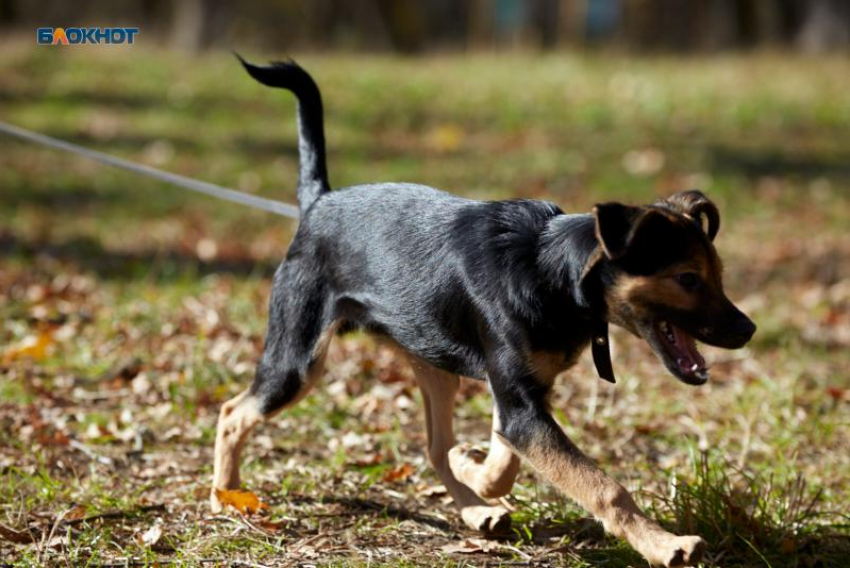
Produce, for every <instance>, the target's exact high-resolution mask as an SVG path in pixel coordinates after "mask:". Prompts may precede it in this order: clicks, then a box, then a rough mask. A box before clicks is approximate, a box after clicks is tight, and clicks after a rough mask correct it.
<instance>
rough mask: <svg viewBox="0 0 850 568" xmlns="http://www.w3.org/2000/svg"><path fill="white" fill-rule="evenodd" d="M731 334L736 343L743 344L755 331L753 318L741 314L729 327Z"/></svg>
mask: <svg viewBox="0 0 850 568" xmlns="http://www.w3.org/2000/svg"><path fill="white" fill-rule="evenodd" d="M730 332H731V334H732V335H733V336H734V337H735V339H736V340H737V341H736V343H739V344H740V345H742V346H743V345H744V344H745V343H747V342H748V341H749V340H750V339H752V337H753V335H754V334H755V332H756V324H755V323H753V320H751V319H750V318H748V317H747V316H745V315H744V314H741V315H740V316H739V317H738V318H737V319H736V321H735V323H734V324H733V325H732V328H731V329H730Z"/></svg>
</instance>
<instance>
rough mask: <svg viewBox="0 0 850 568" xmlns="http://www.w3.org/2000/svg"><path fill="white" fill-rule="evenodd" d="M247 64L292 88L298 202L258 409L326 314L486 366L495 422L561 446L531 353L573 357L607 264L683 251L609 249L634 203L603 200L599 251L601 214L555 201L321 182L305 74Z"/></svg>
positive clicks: (317, 118)
mask: <svg viewBox="0 0 850 568" xmlns="http://www.w3.org/2000/svg"><path fill="white" fill-rule="evenodd" d="M243 64H244V65H245V68H246V69H247V70H248V72H249V73H250V74H251V75H252V76H253V77H255V78H256V79H258V80H259V81H260V82H262V83H264V84H266V85H271V86H276V87H283V88H286V89H289V90H291V91H293V92H294V93H295V94H296V96H297V97H298V101H299V126H300V137H301V138H300V144H299V150H300V158H301V179H300V183H299V191H298V196H299V200H300V207H301V209H302V211H303V216H302V220H301V224H300V226H299V228H298V231H297V234H296V236H295V239H294V241H293V243H292V245H291V247H290V249H289V252H288V254H287V257H286V260H285V261H284V262H283V264H282V265H281V267H280V269H279V270H278V271H277V274H276V276H275V280H274V287H273V291H272V298H271V307H270V313H269V327H268V336H267V338H266V345H265V349H264V353H263V356H262V360H261V362H260V364H259V367H258V369H257V374H256V378H255V381H254V384H253V387H252V391H253V392H254V393H255V394H256V395H258V397H259V398H260V400H261V402H262V409H263V411H264V412H268V413H270V412H273V411H274V410H276V409H278V408H280V407H281V406H283V405H284V404H286V403H287V402H289V401H291V400H292V399H293V398H294V397H296V396H297V394H298V393H299V392H300V391H301V389H302V388H303V386H304V384H305V381H306V376H307V374H308V371H309V368H310V366H311V364H312V363H313V358H314V356H315V347H316V342H317V340H318V338H319V336H320V335H321V334H322V332H323V331H324V330H327V329H329V328H330V326H331V325H332V324H333V323H337V324H339V325H341V327H342V328H343V329H352V328H363V329H367V330H369V331H372V332H375V333H379V334H382V335H385V336H388V337H389V338H391V339H392V340H393V341H394V342H396V343H397V344H399V345H400V346H401V347H403V348H404V349H405V350H407V351H408V352H410V353H412V354H414V355H416V356H417V357H419V358H421V359H424V360H425V361H427V362H429V363H431V364H433V365H435V366H436V367H439V368H441V369H444V370H446V371H449V372H452V373H457V374H460V375H464V376H467V377H473V378H477V379H482V380H488V381H489V383H490V385H491V388H492V391H493V396H494V399H495V402H496V405H497V406H498V408H499V411H500V415H501V416H502V417H503V421H502V432H501V433H502V434H503V435H504V437H505V439H506V440H507V441H508V442H509V443H510V444H512V445H513V447H514V448H516V449H517V451H519V452H521V453H522V452H523V451H524V450H525V448H526V447H527V445H528V444H529V443H530V440H531V439H532V434H534V433H541V434H545V436H544V438H545V439H547V440H548V442H547V443H548V444H550V445H552V447H557V448H560V449H565V448H567V449H568V448H569V447H570V442H569V441H568V440H566V438H565V437H564V436H563V435H562V433H560V428H559V427H558V426H557V424H556V423H555V421H554V420H553V419H552V418H551V416H550V415H549V412H548V409H547V407H546V404H545V400H544V399H545V397H546V394H547V392H548V389H549V385H548V384H546V383H544V382H542V381H540V380H539V378H538V377H537V376H536V375H535V370H534V368H533V365H532V362H531V355H532V354H533V353H535V352H541V351H543V352H557V353H563V354H564V359H565V361H567V360H572V359H574V358H575V357H574V356H575V355H576V354H577V353H579V352H580V351H581V350H583V349H584V348H585V347H586V346H587V345H588V343H589V341H590V338H591V329H593V326H594V325H595V324H598V323H600V322H604V321H606V320H607V318H608V306H606V304H605V290H607V289H609V288H610V287H611V286H612V285H613V284H614V282H615V281H616V279H617V278H618V275H620V274H622V273H624V271H626V269H628V270H634V271H636V272H637V273H640V272H642V271H645V270H644V269H646V270H649V271H655V270H658V269H659V265H661V266H662V267H663V265H664V264H666V263H669V262H672V261H673V260H675V259H676V258H678V257H680V256H681V254H683V252H681V251H672V252H671V254H669V255H656V256H653V261H652V262H651V264H652V266H651V267H649V268H647V267H645V266H638V267H630V266H626V265H619V264H618V262H619V261H618V260H617V259H618V258H619V256H617V255H618V254H622V255H623V262H625V263H629V262H633V259H634V258H635V257H634V255H631V256H629V255H625V252H624V251H625V250H626V248H627V247H628V246H630V243H631V242H632V241H635V240H636V239H637V238H636V237H634V236H633V235H632V234H631V232H630V231H632V229H633V223H634V222H635V219H636V218H637V217H640V215H638V213H640V212H636V211H635V210H634V208H626V206H620V207H622V209H617V208H614V207H611V208H610V209H606V213H605V215H604V216H605V221H606V227H607V225H610V235H608V237H609V240H610V245H611V248H612V249H616V250H614V252H615V253H617V254H611V255H609V257H606V256H604V255H602V254H601V249H600V243H599V241H598V237H597V231H598V230H599V228H600V227H599V226H598V225H597V217H596V216H594V215H591V214H585V215H566V214H564V213H563V212H562V211H561V210H560V209H559V208H558V207H557V206H555V205H553V204H551V203H546V202H540V201H530V200H510V201H496V202H480V201H472V200H468V199H463V198H460V197H455V196H452V195H449V194H447V193H444V192H441V191H438V190H436V189H433V188H430V187H425V186H420V185H413V184H400V183H386V184H369V185H359V186H355V187H349V188H344V189H341V190H338V191H334V192H329V191H328V189H329V186H328V182H327V172H326V168H325V150H324V136H323V133H322V117H321V99H320V96H319V92H318V89H317V88H316V85H315V83H314V82H313V81H312V79H310V77H309V75H307V73H306V72H304V71H303V70H302V69H301V68H300V67H298V66H297V65H295V63H292V62H290V63H278V64H274V65H271V66H268V67H257V66H253V65H250V64H248V63H245V62H243ZM700 195H701V194H700ZM683 206H684V205H683ZM600 207H602V206H600ZM671 214H673V213H671ZM598 215H599V211H597V216H598ZM641 218H642V217H641ZM651 222H653V223H654V222H656V221H654V220H651ZM658 222H659V223H660V222H661V221H658ZM606 227H602V229H603V230H605V231H609V229H608V228H606ZM693 227H696V225H693ZM682 230H683V231H684V230H686V229H682ZM694 231H698V229H696V228H694ZM632 232H633V231H632ZM646 235H654V233H646ZM700 235H702V234H701V233H700ZM691 237H693V235H691ZM647 238H648V237H647ZM653 238H654V237H653ZM689 238H690V237H689ZM694 238H696V237H694ZM700 238H704V236H700ZM668 240H669V237H668ZM663 241H664V237H663V235H662V237H661V242H656V240H653V241H652V243H647V245H646V246H647V247H650V246H661V248H665V247H666V246H667V245H669V246H672V247H674V248H675V247H676V246H678V245H676V243H667V244H666V245H665V243H664V242H663ZM708 246H710V244H709V245H708ZM647 250H649V249H647ZM562 446H563V447H562Z"/></svg>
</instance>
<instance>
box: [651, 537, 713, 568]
mask: <svg viewBox="0 0 850 568" xmlns="http://www.w3.org/2000/svg"><path fill="white" fill-rule="evenodd" d="M705 548H706V546H705V541H704V540H702V539H701V538H700V537H698V536H673V535H669V537H664V538H662V539H659V540H658V541H656V542H655V543H654V544H653V545H652V546H648V547H646V550H647V552H649V554H647V553H644V556H646V557H647V559H648V560H649V561H650V562H651V563H652V564H654V565H658V566H664V567H665V568H674V567H677V566H696V565H697V563H698V562H699V561H700V560H702V556H703V554H705Z"/></svg>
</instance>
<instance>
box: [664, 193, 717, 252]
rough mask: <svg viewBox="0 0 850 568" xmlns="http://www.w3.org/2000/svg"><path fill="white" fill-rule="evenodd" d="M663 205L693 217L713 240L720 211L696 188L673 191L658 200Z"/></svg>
mask: <svg viewBox="0 0 850 568" xmlns="http://www.w3.org/2000/svg"><path fill="white" fill-rule="evenodd" d="M659 205H663V206H666V207H669V208H670V209H673V210H674V211H677V212H679V213H681V214H682V215H685V216H686V217H688V218H690V219H693V220H694V221H695V222H696V223H697V224H698V225H699V226H700V227H701V228H702V229H703V230H704V231H705V234H706V235H708V238H709V240H712V241H713V240H714V237H716V236H717V231H719V230H720V212H719V211H718V210H717V206H715V205H714V203H712V202H711V200H710V199H709V198H708V197H706V196H705V194H704V193H703V192H701V191H698V190H696V189H692V190H689V191H681V192H679V193H674V194H673V195H671V196H670V197H666V198H664V199H662V200H661V201H660V202H659Z"/></svg>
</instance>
